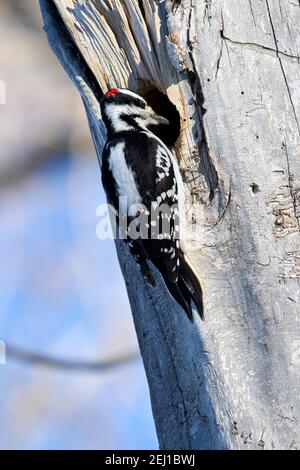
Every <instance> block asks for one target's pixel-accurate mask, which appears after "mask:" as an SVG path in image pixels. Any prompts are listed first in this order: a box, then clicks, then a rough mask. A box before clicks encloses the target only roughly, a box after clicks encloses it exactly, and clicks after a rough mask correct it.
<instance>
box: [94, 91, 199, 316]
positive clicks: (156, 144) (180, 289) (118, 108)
mask: <svg viewBox="0 0 300 470" xmlns="http://www.w3.org/2000/svg"><path fill="white" fill-rule="evenodd" d="M101 113H102V119H103V121H104V123H105V125H106V129H107V136H108V140H107V143H106V145H105V148H104V151H103V159H102V183H103V187H104V189H105V191H106V195H107V200H108V203H109V204H110V205H111V206H112V207H113V208H114V213H115V215H116V216H117V225H118V227H119V226H120V225H121V224H122V221H123V220H125V224H126V234H125V235H126V236H125V237H122V238H124V239H125V242H126V243H127V244H128V247H129V250H130V252H131V254H132V255H133V256H134V259H135V261H136V263H137V265H138V267H139V269H140V271H141V273H142V275H143V277H144V279H145V280H146V281H147V282H148V283H149V284H150V285H151V286H154V285H155V281H154V277H153V274H152V271H151V267H150V265H149V263H148V261H149V260H150V261H151V262H152V263H153V264H154V265H155V266H156V267H157V268H158V270H159V271H160V273H161V274H162V276H163V279H164V281H165V283H166V285H167V287H168V289H169V291H170V293H171V295H172V296H173V298H174V299H175V300H176V301H177V302H178V303H179V304H180V305H181V307H182V308H183V309H184V310H185V312H186V313H187V315H188V317H189V319H190V320H192V319H193V313H192V312H193V309H194V310H195V309H196V311H197V312H198V314H199V315H200V317H201V318H202V319H203V318H204V317H203V301H202V290H201V286H200V283H199V281H198V279H197V276H196V275H195V274H194V272H193V269H192V268H191V266H190V264H189V263H188V262H187V260H186V258H185V256H184V252H183V248H182V246H181V243H180V236H179V235H180V222H181V216H183V213H182V212H183V210H184V201H183V197H184V196H183V185H182V179H181V175H180V172H179V168H178V164H177V161H176V159H175V157H174V156H173V154H172V153H171V151H170V150H169V149H168V147H166V145H165V144H164V143H163V142H162V141H161V140H160V139H159V138H158V137H157V136H156V135H155V134H154V133H153V132H151V131H150V130H149V127H151V126H155V125H169V121H168V120H167V119H166V118H164V117H162V116H159V115H157V114H156V113H155V112H154V111H153V109H152V108H151V107H150V106H149V105H148V104H147V102H146V101H145V100H144V99H143V98H142V97H141V96H139V95H138V94H136V93H134V92H132V91H130V90H127V89H121V88H113V89H112V90H110V91H108V92H107V93H106V94H105V95H104V97H103V98H102V100H101Z"/></svg>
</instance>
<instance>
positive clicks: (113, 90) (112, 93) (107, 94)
mask: <svg viewBox="0 0 300 470" xmlns="http://www.w3.org/2000/svg"><path fill="white" fill-rule="evenodd" d="M118 93H120V90H118V88H112V89H111V90H109V91H108V92H106V93H105V96H107V97H110V96H114V95H117V94H118Z"/></svg>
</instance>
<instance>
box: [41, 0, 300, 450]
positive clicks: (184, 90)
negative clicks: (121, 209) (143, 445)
mask: <svg viewBox="0 0 300 470" xmlns="http://www.w3.org/2000/svg"><path fill="white" fill-rule="evenodd" d="M40 2H41V9H42V13H43V17H44V21H45V28H46V32H47V35H48V38H49V42H50V44H51V45H52V48H53V49H54V52H55V53H56V55H57V56H58V58H59V60H60V61H61V62H62V64H63V66H64V67H65V69H66V71H67V73H68V74H69V75H70V77H71V78H72V80H73V81H74V83H75V84H76V86H77V87H78V89H79V90H80V92H81V94H82V96H83V100H84V104H85V107H86V109H87V115H88V119H89V123H90V127H91V132H92V136H93V139H94V142H95V146H96V149H97V153H98V155H99V156H100V155H101V151H102V146H103V138H104V136H105V133H104V129H103V126H102V124H101V120H100V114H99V105H98V101H97V93H100V92H99V89H101V90H103V91H105V90H107V89H108V88H110V87H113V86H115V85H117V86H125V87H129V88H131V89H133V90H136V91H138V92H140V93H142V92H143V90H145V88H147V86H149V84H151V85H152V86H154V87H156V88H157V89H159V90H161V91H163V92H165V93H166V94H167V95H168V97H169V99H170V100H171V101H172V102H173V103H174V104H175V105H176V107H177V109H178V111H179V113H180V116H181V135H180V138H179V139H178V142H177V144H176V147H175V149H174V150H175V152H176V156H177V158H178V160H179V162H180V165H181V169H182V172H183V176H184V179H185V187H186V194H187V198H188V201H189V207H188V214H187V231H186V234H185V237H186V240H185V241H186V247H187V250H188V252H189V256H190V258H191V260H192V261H193V264H194V265H195V266H196V268H197V270H198V272H199V277H200V280H201V283H202V285H203V290H204V304H205V311H206V321H205V322H200V320H197V319H196V320H195V324H190V323H189V321H188V320H187V318H186V317H185V315H184V314H183V312H182V311H181V310H180V308H179V307H177V305H176V304H175V302H174V301H173V300H172V299H171V297H170V296H169V294H168V291H167V290H166V288H165V286H164V285H163V283H162V281H161V279H160V276H159V274H158V273H157V272H156V273H155V275H156V277H157V279H158V286H157V287H156V288H154V289H152V288H150V287H148V286H145V284H144V283H143V282H142V280H141V278H140V276H139V273H138V271H137V269H136V267H135V265H134V263H133V262H132V260H131V259H130V257H129V256H128V254H127V252H126V251H125V250H124V248H123V247H122V246H120V245H119V243H117V249H118V255H119V260H120V265H121V268H122V271H123V274H124V279H125V282H126V286H127V290H128V295H129V299H130V302H131V306H132V312H133V317H134V321H135V326H136V330H137V335H138V338H139V344H140V348H141V352H142V356H143V361H144V365H145V370H146V373H147V378H148V382H149V388H150V395H151V401H152V408H153V414H154V419H155V423H156V429H157V434H158V438H159V442H160V446H161V448H165V449H203V448H205V449H263V448H264V449H294V448H297V446H298V445H299V424H298V421H299V362H300V334H299V333H300V332H299V313H300V312H299V302H300V290H299V280H300V243H299V241H300V238H299V231H300V225H299V217H300V181H299V180H300V158H299V157H300V155H299V153H300V131H299V129H300V126H299V123H300V95H299V89H300V87H299V84H300V66H299V49H300V34H299V28H300V4H299V2H298V1H297V0H293V1H288V0H279V1H277V0H264V1H261V0H206V1H196V0H181V2H174V1H171V0H169V1H168V0H166V1H164V2H158V1H155V0H142V1H137V0H130V1H129V0H123V1H120V0H40ZM54 5H55V6H56V7H55V8H54ZM56 8H57V9H58V12H59V14H57V11H56ZM97 86H98V87H99V89H98V88H97ZM195 220H196V221H195Z"/></svg>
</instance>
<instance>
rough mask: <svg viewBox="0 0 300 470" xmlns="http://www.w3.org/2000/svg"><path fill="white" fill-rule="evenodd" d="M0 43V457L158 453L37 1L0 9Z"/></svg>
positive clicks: (19, 0)
mask: <svg viewBox="0 0 300 470" xmlns="http://www.w3.org/2000/svg"><path fill="white" fill-rule="evenodd" d="M0 41H1V48H0V84H1V82H3V83H5V88H6V96H5V101H6V103H5V104H4V103H3V101H4V99H3V98H4V97H3V89H4V85H3V83H2V85H1V89H0V91H1V90H2V100H1V99H0V139H1V146H0V340H2V341H4V342H5V343H6V345H7V357H6V365H0V448H1V449H156V448H157V440H156V435H155V430H154V424H153V419H152V415H151V409H150V401H149V392H148V386H147V382H146V378H145V374H144V369H143V366H142V362H141V359H140V357H139V353H138V345H137V341H136V335H135V331H134V326H133V322H132V319H131V313H130V308H129V304H128V300H127V296H126V292H125V287H124V283H123V279H122V275H121V272H120V269H119V266H118V262H117V258H116V254H115V248H114V244H113V241H111V240H106V241H100V240H98V239H97V237H96V225H97V223H98V221H99V220H98V219H97V217H96V209H97V207H98V206H99V204H101V203H103V202H104V201H105V197H104V194H103V191H102V188H101V182H100V171H99V168H98V163H97V159H96V155H95V152H94V149H93V148H92V145H91V139H90V135H89V131H88V127H87V122H86V118H85V115H84V111H83V106H82V104H81V99H80V97H79V95H78V93H77V92H76V90H75V88H74V87H73V85H72V84H71V82H69V80H68V78H67V77H66V76H65V74H64V72H63V70H62V69H61V68H60V66H59V64H58V63H57V61H56V58H55V57H54V56H53V55H52V53H51V51H50V49H49V48H48V45H47V42H46V39H45V37H44V33H43V31H42V20H41V18H40V13H39V8H38V0H1V1H0ZM127 355H131V356H132V355H133V356H134V358H133V359H131V360H128V361H126V356H127ZM40 356H42V357H40ZM116 357H121V358H122V359H124V363H123V364H119V365H118V366H117V367H114V368H110V367H108V368H107V369H106V370H102V368H101V367H98V366H97V364H96V366H94V367H90V366H89V364H91V363H94V362H95V361H96V362H97V363H98V362H100V363H101V361H102V360H105V361H106V360H110V359H114V358H116ZM53 358H54V359H59V360H61V361H58V362H57V363H51V360H52V359H53ZM78 362H80V364H77V363H78ZM85 363H87V364H86V365H85Z"/></svg>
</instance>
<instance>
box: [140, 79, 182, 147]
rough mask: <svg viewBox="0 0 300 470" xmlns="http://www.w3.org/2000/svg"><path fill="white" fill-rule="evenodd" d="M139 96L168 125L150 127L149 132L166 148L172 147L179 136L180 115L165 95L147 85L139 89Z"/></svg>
mask: <svg viewBox="0 0 300 470" xmlns="http://www.w3.org/2000/svg"><path fill="white" fill-rule="evenodd" d="M140 94H141V96H143V98H144V99H145V100H146V101H147V103H148V104H149V105H150V106H151V107H152V108H153V109H154V111H155V112H156V113H157V114H160V115H161V116H163V117H165V118H167V119H168V121H169V123H170V124H169V125H168V126H164V125H162V126H151V127H150V130H151V131H152V132H153V133H154V134H155V135H157V137H159V138H160V139H161V140H162V141H163V142H164V143H165V144H166V145H167V146H168V147H174V146H175V143H176V141H177V139H178V137H179V135H180V114H179V112H178V111H177V108H176V106H175V105H174V104H173V103H172V102H171V101H170V100H169V98H168V97H167V95H165V94H164V93H162V92H161V91H159V90H158V89H157V88H154V87H153V86H151V85H149V84H146V85H145V86H144V87H143V86H142V87H141V89H140Z"/></svg>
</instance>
